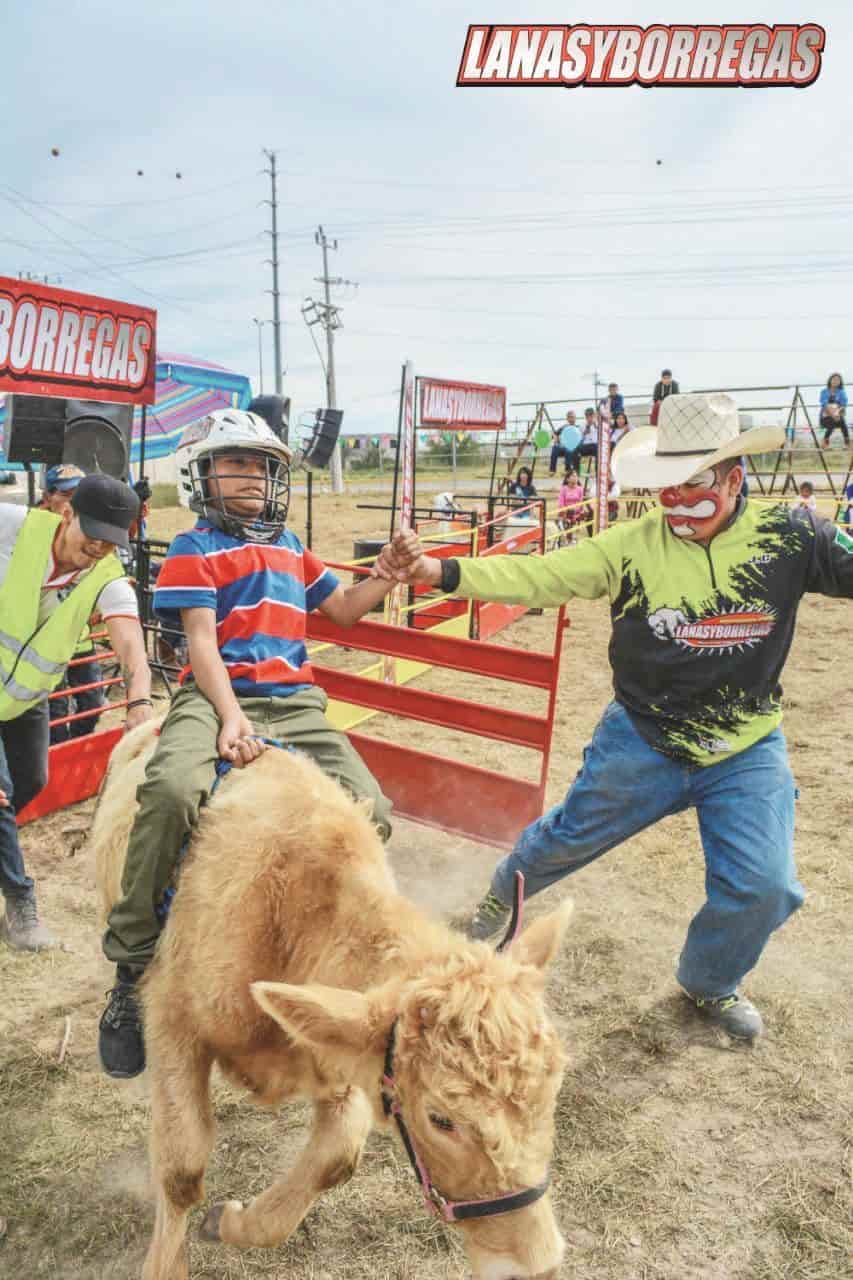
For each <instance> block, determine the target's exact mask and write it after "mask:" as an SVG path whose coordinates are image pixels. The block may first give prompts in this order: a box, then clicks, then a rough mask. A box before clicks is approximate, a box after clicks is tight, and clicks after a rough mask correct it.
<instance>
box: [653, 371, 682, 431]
mask: <svg viewBox="0 0 853 1280" xmlns="http://www.w3.org/2000/svg"><path fill="white" fill-rule="evenodd" d="M677 395H678V383H677V382H676V381H675V379H674V378H673V376H672V370H671V369H663V370H662V371H661V375H660V378H659V380H658V381H657V382H656V383H655V386H654V390H653V391H652V411H651V413H650V414H649V425H650V426H652V427H656V426H657V425H658V414H659V413H660V407H661V403H662V401H664V400H665V399H666V398H667V396H677Z"/></svg>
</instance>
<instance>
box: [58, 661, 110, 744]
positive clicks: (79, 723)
mask: <svg viewBox="0 0 853 1280" xmlns="http://www.w3.org/2000/svg"><path fill="white" fill-rule="evenodd" d="M103 678H104V676H103V672H102V671H101V664H100V662H98V660H97V658H93V659H92V661H91V662H81V663H80V664H79V665H78V666H76V667H69V668H68V670H67V671H66V673H65V679H64V680H63V682H62V684H61V685H60V686H59V687H60V689H67V690H68V696H67V697H66V698H54V699H52V701H51V703H50V714H51V716H52V717H53V719H54V720H61V719H62V717H63V716H70V715H73V714H74V713H75V712H82V711H89V712H92V713H94V712H100V711H101V709H102V708H103V707H105V706H106V704H107V702H106V698H105V697H104V690H103V689H86V690H84V691H83V692H82V693H81V692H79V689H80V686H81V685H86V684H94V683H95V681H96V680H103ZM99 718H100V716H99V715H95V714H92V715H88V716H86V719H85V720H72V721H71V722H70V723H69V724H60V725H56V726H55V727H54V728H52V729H51V731H50V745H51V746H55V745H56V743H58V742H70V740H71V739H72V738H83V737H85V736H86V734H87V733H94V732H95V730H96V729H97V727H98V720H99Z"/></svg>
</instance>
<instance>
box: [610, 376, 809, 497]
mask: <svg viewBox="0 0 853 1280" xmlns="http://www.w3.org/2000/svg"><path fill="white" fill-rule="evenodd" d="M784 441H785V431H784V428H783V427H753V428H752V430H751V431H744V432H743V434H741V430H740V423H739V421H738V411H737V405H736V404H735V402H734V400H733V399H732V398H731V396H727V395H724V394H723V393H722V392H715V393H714V394H713V395H683V396H667V397H666V399H665V400H664V401H663V402H662V404H661V408H660V417H659V419H658V425H657V426H656V427H638V428H637V430H635V431H631V432H629V434H628V435H627V436H624V437H623V439H621V440H620V441H619V443H618V445H617V446H616V448H615V449H614V450H613V463H612V466H613V475H614V477H615V478H616V480H617V481H618V483H619V484H620V485H622V486H623V487H624V488H628V489H665V488H667V487H668V486H669V485H673V484H684V482H685V481H686V480H689V479H690V478H691V476H695V475H698V473H699V472H700V471H705V470H707V468H708V467H713V466H714V465H715V464H716V463H718V462H722V461H723V460H724V459H725V458H739V457H740V456H741V454H744V453H765V452H767V451H769V450H771V449H778V448H780V446H781V445H782V444H784Z"/></svg>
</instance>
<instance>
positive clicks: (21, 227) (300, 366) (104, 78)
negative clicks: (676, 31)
mask: <svg viewBox="0 0 853 1280" xmlns="http://www.w3.org/2000/svg"><path fill="white" fill-rule="evenodd" d="M134 8H135V9H136V10H137V12H136V13H134V12H132V11H129V10H127V9H125V8H124V7H122V6H118V5H116V4H115V3H112V2H110V3H105V2H104V0H85V3H80V2H79V0H77V2H76V3H69V0H61V3H60V2H57V0H35V3H34V4H31V5H27V6H24V5H17V6H14V11H13V12H12V14H11V16H9V15H7V16H6V17H5V19H4V52H5V57H4V73H3V90H2V93H3V96H4V97H5V103H4V122H5V128H4V130H3V136H2V140H0V208H2V211H3V217H2V221H0V274H7V275H17V274H18V273H19V272H21V271H23V272H26V271H33V272H37V273H39V275H44V274H47V275H48V276H49V277H50V278H51V279H56V278H58V277H61V280H62V283H63V285H65V286H67V287H69V288H77V289H81V290H84V291H88V292H93V293H101V294H104V295H107V296H113V297H121V298H125V299H127V300H130V301H136V302H140V303H145V304H148V305H156V307H157V309H158V313H159V320H158V325H159V333H158V340H159V346H160V347H161V349H163V350H169V351H176V352H189V353H192V354H195V355H197V356H201V357H204V358H207V359H210V360H214V361H217V362H219V363H222V364H224V365H227V366H228V367H230V368H232V369H236V370H239V371H242V372H246V373H248V374H250V375H251V376H252V378H253V381H254V382H255V383H257V377H258V344H257V332H258V331H257V328H256V326H255V325H254V323H253V317H257V318H258V319H259V320H265V321H267V320H269V318H270V317H271V299H270V296H269V294H268V293H267V292H266V291H267V290H268V289H269V288H270V286H271V279H270V268H269V266H268V265H266V264H265V262H264V259H265V258H267V257H268V256H269V238H268V236H266V235H265V234H264V228H265V227H266V226H268V225H269V222H268V219H269V208H268V206H267V205H265V204H263V203H262V201H263V200H264V199H265V198H266V197H267V196H268V195H269V179H268V178H267V177H266V175H265V174H264V173H263V169H264V166H265V163H266V162H265V160H264V157H263V154H262V149H263V148H269V149H274V150H276V151H277V154H278V165H279V169H280V184H279V198H280V223H279V225H280V256H281V286H282V291H283V317H284V320H285V327H284V363H285V368H286V378H285V383H286V390H287V392H288V393H289V394H290V395H292V397H293V400H294V405H295V408H296V410H297V411H298V410H308V409H313V408H315V407H316V406H317V405H319V404H320V403H321V402H322V399H323V374H322V369H321V365H320V362H319V360H318V357H317V353H316V351H315V349H314V346H313V344H312V339H311V334H310V333H309V331H308V330H307V328H306V326H305V324H304V323H303V320H302V317H301V314H300V305H301V303H302V302H303V300H304V299H305V298H306V297H307V296H311V295H314V296H318V294H319V289H320V286H319V285H318V284H317V283H316V281H315V277H316V276H318V275H319V274H320V266H321V263H320V251H319V249H318V248H317V246H316V245H315V242H314V232H315V229H316V227H317V225H318V224H319V223H322V225H323V226H324V227H325V229H326V231H327V233H328V234H329V236H331V237H336V238H337V240H338V250H337V252H336V253H333V254H332V255H331V270H332V274H335V275H340V276H342V277H344V278H345V279H347V280H348V281H354V282H357V287H356V285H355V284H346V285H344V286H342V287H340V288H338V289H337V290H336V291H335V301H336V302H338V303H339V304H340V305H341V307H342V309H343V318H344V328H343V329H342V331H341V332H340V334H339V341H338V345H337V352H338V388H339V390H338V398H339V403H340V404H341V405H342V406H343V407H344V408H345V409H346V411H347V425H348V426H349V427H350V428H353V427H360V428H368V429H373V430H380V429H381V430H386V429H388V427H389V426H390V425H391V424H392V423H393V422H394V421H395V400H396V395H397V387H398V385H399V370H400V364H401V362H402V361H403V360H404V359H406V358H410V359H411V360H412V361H413V362H414V364H415V368H416V371H417V372H419V373H423V374H433V375H440V376H447V377H459V378H468V379H472V380H477V381H484V382H495V383H501V384H505V385H506V386H507V387H508V390H509V397H510V400H511V401H529V400H535V399H542V398H544V399H550V400H556V399H559V398H562V397H569V396H585V395H587V394H590V389H591V377H590V374H591V372H592V371H593V370H594V369H598V370H600V371H601V374H602V376H603V377H604V378H605V380H607V379H610V378H613V379H616V380H617V381H619V382H620V384H621V385H622V386H623V388H625V389H626V390H628V391H629V392H640V391H645V390H647V389H648V388H649V387H650V386H651V384H652V383H653V381H654V380H655V378H656V376H657V374H658V373H659V371H660V369H661V367H662V366H663V365H664V364H671V365H672V367H673V368H674V370H675V371H676V376H677V377H680V379H681V382H682V386H683V388H684V387H687V386H692V387H707V386H716V385H727V386H734V387H739V386H746V385H755V384H765V383H768V384H769V383H773V384H775V383H787V382H796V381H805V382H815V381H818V380H821V379H823V378H825V376H826V374H827V372H828V371H829V370H830V369H835V368H840V369H842V370H845V369H846V370H847V371H848V372H850V368H849V366H850V364H851V361H850V359H849V356H850V352H851V346H853V344H851V319H853V302H851V300H850V296H849V292H848V289H849V285H850V280H851V265H853V249H851V247H850V222H851V214H853V180H851V179H850V178H849V177H848V175H847V169H848V159H847V156H848V148H849V136H850V132H851V96H852V95H851V91H850V66H851V64H852V63H851V54H853V38H851V34H850V33H851V30H853V28H851V24H850V20H849V19H850V10H849V0H832V2H827V0H815V3H813V4H811V5H810V6H809V7H808V8H807V9H803V8H802V6H801V5H799V4H794V3H792V2H791V0H776V3H774V4H772V5H771V4H767V3H755V2H754V0H750V4H749V5H748V6H746V5H745V3H744V0H739V3H738V4H734V3H720V2H719V0H717V3H714V4H707V3H704V4H698V3H695V0H682V2H681V3H678V4H676V3H673V2H672V0H656V2H655V3H654V4H652V3H645V2H643V3H635V4H628V3H624V2H623V0H611V3H610V4H608V5H607V6H604V7H603V6H602V5H601V4H596V5H595V6H588V7H587V9H586V10H584V11H583V13H577V14H570V13H568V12H562V11H561V7H560V6H559V5H557V6H556V7H555V5H554V3H553V0H545V2H544V3H539V0H525V3H524V4H521V3H520V0H515V3H512V4H510V3H508V2H507V0H488V3H486V4H485V6H484V5H483V3H478V4H477V5H476V6H471V7H468V8H467V9H466V6H464V5H462V4H460V3H459V0H454V2H453V3H451V2H450V0H432V3H429V4H423V3H421V2H420V0H409V3H407V4H397V3H395V4H390V3H386V2H385V0H378V2H377V3H373V4H370V5H366V4H364V3H363V0H352V2H351V3H350V4H347V5H342V4H340V3H330V2H329V0H310V3H309V2H305V0H289V3H287V4H286V5H280V6H275V7H274V6H271V5H269V4H268V3H260V2H259V0H241V3H240V4H239V5H236V4H233V3H225V2H224V0H205V2H204V3H200V2H199V0H181V3H178V4H175V3H170V4H168V5H167V4H164V3H163V2H162V0H149V3H148V4H146V5H145V6H135V7H134ZM593 8H594V10H595V13H594V20H596V21H598V22H614V23H619V22H632V23H637V24H640V25H646V24H649V23H652V22H655V23H658V22H664V23H669V22H702V21H705V22H715V23H736V22H740V23H743V22H759V21H764V22H767V23H768V24H773V23H782V22H804V21H816V22H819V23H821V24H822V25H824V26H825V27H826V29H827V48H826V51H825V54H824V70H823V72H822V75H821V77H820V79H819V80H818V81H817V83H816V84H814V85H813V86H811V87H810V88H808V89H805V90H796V89H787V88H786V89H765V90H756V91H746V90H740V89H719V90H706V89H701V90H700V89H696V90H682V89H666V90H648V91H645V90H643V89H641V88H630V89H619V90H610V91H606V90H601V89H584V88H581V89H577V90H574V91H566V90H563V89H546V90H540V89H517V88H516V89H494V88H493V89H488V90H479V89H457V88H456V87H455V78H456V71H457V67H458V63H459V58H460V54H461V50H462V46H463V41H464V37H465V32H466V28H467V24H468V22H469V21H476V22H483V21H494V22H518V21H524V22H525V23H533V22H537V21H539V22H549V21H550V22H553V21H554V20H555V19H556V20H558V21H559V20H560V19H563V20H565V21H571V20H572V19H574V20H576V21H577V20H580V18H582V17H584V18H587V19H590V18H591V17H592V16H593V15H592V14H591V10H592V9H593ZM53 147H56V148H58V149H59V151H60V155H59V156H58V157H53V156H52V155H51V148H53ZM659 160H660V161H661V162H662V163H661V164H658V163H657V162H658V161H659ZM138 170H142V171H143V172H142V176H137V171H138ZM178 173H180V174H181V177H180V178H178V177H176V174H178ZM315 333H316V336H317V337H318V338H319V337H320V336H321V335H320V334H319V331H315ZM271 334H272V330H271V327H268V326H265V327H264V328H263V330H262V337H263V341H264V348H265V349H264V373H265V381H266V390H268V391H269V390H271V389H272V386H271V380H272V349H271ZM851 376H853V375H851ZM744 399H748V397H744ZM758 399H759V400H762V401H764V402H766V400H767V396H766V395H765V396H764V397H758ZM518 412H519V413H522V412H523V410H519V411H518Z"/></svg>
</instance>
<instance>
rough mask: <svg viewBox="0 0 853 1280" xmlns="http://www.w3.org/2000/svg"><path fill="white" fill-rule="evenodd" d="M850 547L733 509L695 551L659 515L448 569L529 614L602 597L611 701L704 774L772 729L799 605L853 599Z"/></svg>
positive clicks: (777, 514) (797, 518)
mask: <svg viewBox="0 0 853 1280" xmlns="http://www.w3.org/2000/svg"><path fill="white" fill-rule="evenodd" d="M845 544H848V545H845ZM851 548H853V544H851V540H850V539H849V538H847V537H846V536H845V535H843V534H839V533H838V531H837V530H836V529H835V526H834V525H832V524H831V523H830V522H829V521H826V520H822V519H820V518H816V517H815V516H814V515H812V513H811V512H807V511H804V510H802V509H793V510H792V509H790V508H788V507H787V506H782V505H779V506H776V505H774V506H759V505H758V504H757V503H755V502H743V501H741V503H740V506H739V508H738V510H737V512H736V513H735V516H734V518H733V519H732V521H731V523H730V524H729V525H728V526H727V527H726V528H725V529H723V530H722V531H721V532H720V533H718V534H717V536H716V537H715V538H713V539H712V541H711V542H710V544H709V545H708V546H707V547H705V546H702V545H701V544H699V543H694V542H689V541H686V540H685V539H681V538H676V537H675V536H674V535H673V534H672V533H671V531H670V529H669V527H668V525H667V524H666V521H665V519H664V516H663V513H662V511H661V510H660V509H659V508H658V509H655V510H653V511H650V512H648V513H647V514H646V515H645V516H643V517H642V518H641V519H640V520H637V521H633V522H625V523H620V524H617V525H614V526H613V528H611V529H608V530H607V531H606V532H605V533H602V534H600V535H599V536H598V537H596V538H591V539H589V540H588V541H585V542H583V543H581V544H580V546H578V547H576V548H566V549H564V550H561V551H556V552H553V553H551V554H550V555H547V556H528V557H524V558H523V559H522V558H521V557H508V556H501V557H495V558H494V559H492V560H487V559H484V560H479V561H464V560H463V561H460V562H459V570H460V593H461V594H463V595H472V596H476V597H478V598H480V599H488V600H502V601H511V600H517V601H519V602H520V603H523V604H528V605H530V606H536V605H539V606H548V605H557V604H561V603H563V602H564V601H565V600H567V599H569V598H570V597H571V596H573V595H578V596H582V597H585V598H587V599H594V598H595V597H597V596H602V595H607V596H608V597H609V599H610V606H611V617H612V623H613V633H612V637H611V641H610V650H609V656H610V663H611V666H612V668H613V683H614V691H615V696H616V699H617V701H619V702H620V703H622V705H623V706H624V707H625V708H626V710H627V711H628V712H629V713H630V715H631V717H632V720H633V722H634V724H635V725H636V727H637V729H638V730H639V732H640V733H642V734H643V736H644V737H645V738H646V739H647V741H649V742H650V743H651V744H652V745H653V746H654V747H656V748H657V750H659V751H661V752H663V753H664V754H666V755H668V756H671V757H673V758H675V759H677V760H682V761H684V763H685V764H688V765H699V766H704V765H710V764H714V763H716V762H717V761H719V760H722V759H725V758H726V757H727V756H730V755H733V754H734V753H736V752H739V751H743V750H744V749H745V748H746V747H749V746H751V745H752V744H753V743H754V742H757V741H759V739H761V738H763V737H765V736H766V735H767V734H768V733H770V732H772V730H773V729H775V728H776V727H777V725H778V724H779V722H780V720H781V718H782V688H781V685H780V683H779V679H780V676H781V673H782V668H783V666H784V664H785V659H786V658H787V656H788V651H789V649H790V646H791V639H792V637H793V632H794V623H795V620H796V613H797V608H798V605H799V602H800V599H801V597H802V595H803V594H804V592H806V591H819V592H822V593H823V594H826V595H832V596H853V549H851ZM499 561H503V563H502V564H501V563H499Z"/></svg>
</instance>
